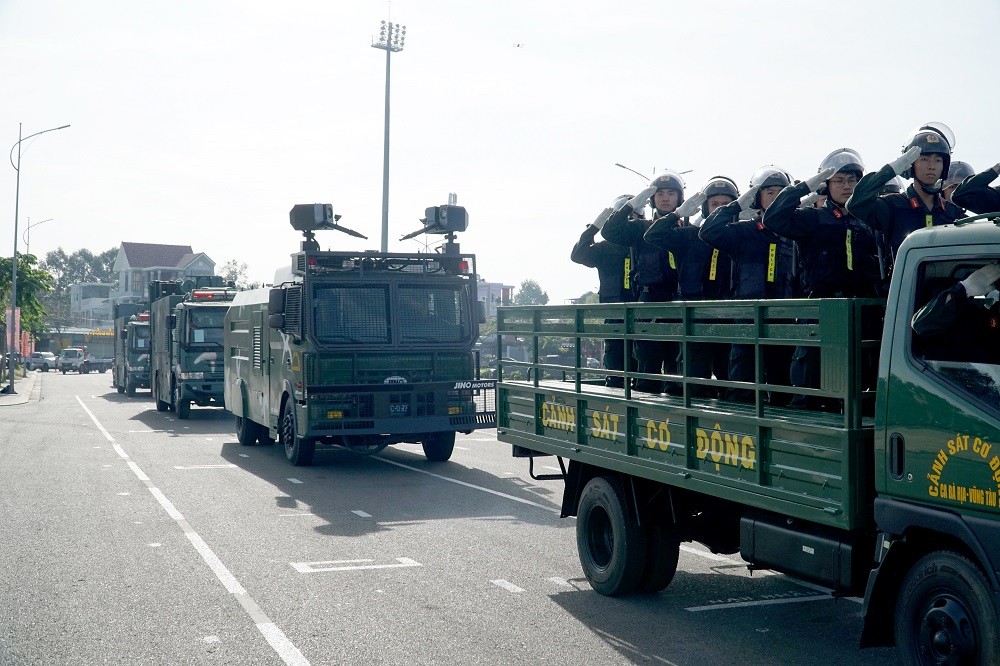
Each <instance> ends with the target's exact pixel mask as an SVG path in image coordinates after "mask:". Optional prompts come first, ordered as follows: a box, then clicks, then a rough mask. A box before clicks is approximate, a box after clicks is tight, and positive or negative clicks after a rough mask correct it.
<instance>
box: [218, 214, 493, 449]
mask: <svg viewBox="0 0 1000 666" xmlns="http://www.w3.org/2000/svg"><path fill="white" fill-rule="evenodd" d="M290 217H291V224H292V227H293V228H294V229H296V230H299V231H302V232H303V234H304V236H305V241H303V242H302V244H301V250H300V251H299V252H297V253H295V254H293V255H291V260H292V261H291V266H290V270H279V271H278V273H279V274H278V276H276V278H275V284H274V286H273V287H272V288H270V289H268V288H263V289H257V290H253V291H246V292H241V293H239V294H237V295H236V298H235V299H234V300H233V304H232V307H230V308H229V312H228V314H227V315H226V321H225V341H224V347H225V350H226V358H225V371H226V381H225V404H226V409H228V410H229V411H231V412H232V413H233V414H234V415H235V416H236V432H237V437H238V439H239V441H240V443H242V444H244V445H251V444H254V443H255V442H258V441H259V442H261V443H270V442H272V441H274V439H280V441H281V443H282V445H283V447H284V449H285V455H286V456H287V458H288V460H289V461H290V462H291V463H292V464H293V465H308V464H310V463H311V462H312V460H313V456H314V453H315V450H316V445H317V444H327V445H338V446H342V447H346V448H348V449H351V450H353V451H356V452H361V453H373V452H377V451H380V450H382V449H383V448H385V447H386V446H388V445H390V444H395V443H400V442H419V443H421V444H422V446H423V450H424V454H425V455H426V456H427V458H428V459H429V460H434V461H444V460H447V459H448V458H449V457H450V456H451V454H452V450H453V448H454V445H455V433H456V432H471V431H472V430H475V429H477V428H492V427H494V426H495V423H496V408H495V382H493V381H482V380H480V379H479V363H478V359H477V356H476V354H475V352H474V350H473V345H474V343H475V341H476V339H477V338H478V336H479V323H480V322H481V320H482V318H483V317H484V312H483V309H482V308H481V304H480V303H479V302H478V300H477V285H476V272H475V257H474V256H473V255H464V254H461V253H460V252H459V247H458V244H457V243H455V242H454V234H455V232H456V231H464V230H465V228H466V225H467V216H466V213H465V209H464V208H461V207H459V206H440V207H435V208H428V209H427V220H424V224H425V227H424V229H422V230H420V231H418V232H415V233H414V234H411V236H413V235H416V234H417V233H425V232H426V233H438V234H445V235H446V236H447V243H446V244H445V246H444V249H443V251H442V252H440V253H426V254H419V253H418V254H403V253H381V252H337V251H321V250H320V248H319V244H318V243H317V242H316V240H315V237H314V233H313V232H314V231H317V230H323V229H331V230H338V231H342V232H346V233H349V234H351V235H354V236H360V237H361V238H364V236H361V235H360V234H358V233H357V232H353V231H351V230H349V229H346V228H344V227H341V226H339V225H337V224H336V222H337V220H339V219H340V216H339V215H336V216H335V215H334V214H333V209H332V206H330V205H328V204H310V205H297V206H295V207H293V208H292V210H291V213H290Z"/></svg>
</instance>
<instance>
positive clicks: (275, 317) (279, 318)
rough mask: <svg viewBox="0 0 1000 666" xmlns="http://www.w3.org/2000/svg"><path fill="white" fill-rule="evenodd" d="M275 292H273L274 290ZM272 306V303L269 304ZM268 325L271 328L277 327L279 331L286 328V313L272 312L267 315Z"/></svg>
mask: <svg viewBox="0 0 1000 666" xmlns="http://www.w3.org/2000/svg"><path fill="white" fill-rule="evenodd" d="M272 293H273V292H272ZM268 307H270V304H268ZM267 325H268V327H270V328H276V329H278V330H279V331H281V330H283V329H284V328H285V315H283V314H281V313H276V314H271V315H268V316H267Z"/></svg>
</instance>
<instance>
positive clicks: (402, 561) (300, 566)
mask: <svg viewBox="0 0 1000 666" xmlns="http://www.w3.org/2000/svg"><path fill="white" fill-rule="evenodd" d="M374 561H375V560H325V561H322V562H289V564H291V565H292V567H294V568H295V570H296V571H298V572H299V573H320V572H322V571H360V570H362V569H399V568H402V567H422V566H423V565H422V564H420V562H417V561H415V560H411V559H410V558H408V557H397V558H396V564H367V563H368V562H374ZM330 564H335V565H339V566H327V565H330Z"/></svg>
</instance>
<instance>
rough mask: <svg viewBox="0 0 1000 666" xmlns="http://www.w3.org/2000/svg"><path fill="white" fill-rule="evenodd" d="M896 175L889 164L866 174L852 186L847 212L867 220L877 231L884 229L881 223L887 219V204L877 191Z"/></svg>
mask: <svg viewBox="0 0 1000 666" xmlns="http://www.w3.org/2000/svg"><path fill="white" fill-rule="evenodd" d="M895 177H896V172H895V171H893V170H892V165H891V164H886V165H885V166H884V167H882V168H881V169H879V170H878V171H875V172H874V173H869V174H866V175H865V176H863V177H862V178H861V180H859V181H858V184H857V185H855V186H854V193H853V194H851V198H850V199H848V200H847V205H846V206H845V207H846V208H847V212H849V213H850V214H851V215H853V216H854V217H856V218H858V219H859V220H862V221H864V222H867V223H868V225H869V226H871V227H872V228H874V229H877V230H879V231H883V232H884V231H885V229H884V228H883V225H884V224H885V222H886V221H887V220H888V219H889V214H888V204H886V203H885V202H884V201H882V198H881V197H880V196H879V192H881V191H882V188H883V187H885V184H886V183H888V182H889V181H890V180H892V179H893V178H895Z"/></svg>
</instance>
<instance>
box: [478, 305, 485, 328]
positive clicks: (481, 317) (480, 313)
mask: <svg viewBox="0 0 1000 666" xmlns="http://www.w3.org/2000/svg"><path fill="white" fill-rule="evenodd" d="M476 315H477V316H478V317H479V323H480V324H485V323H486V303H485V302H484V301H476Z"/></svg>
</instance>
